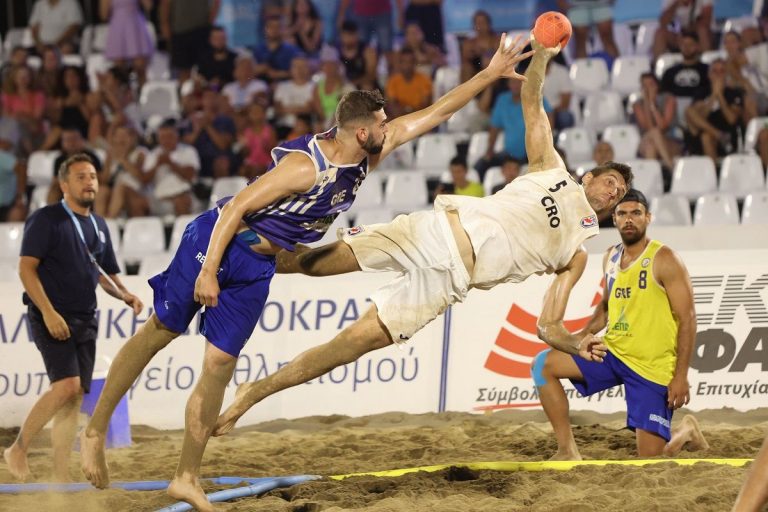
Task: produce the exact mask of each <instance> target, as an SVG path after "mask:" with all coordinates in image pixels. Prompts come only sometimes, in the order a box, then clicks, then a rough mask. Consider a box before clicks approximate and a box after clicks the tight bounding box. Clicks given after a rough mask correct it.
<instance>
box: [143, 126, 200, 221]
mask: <svg viewBox="0 0 768 512" xmlns="http://www.w3.org/2000/svg"><path fill="white" fill-rule="evenodd" d="M199 170H200V159H199V158H198V156H197V151H196V150H195V148H193V147H192V146H189V145H187V144H182V143H179V133H178V131H177V130H176V123H175V121H174V120H173V119H169V120H166V121H164V122H163V124H161V125H160V127H159V128H158V129H157V147H155V148H154V149H153V150H152V151H150V152H149V153H148V154H147V156H146V158H145V160H144V172H145V173H146V176H145V179H146V180H147V182H150V183H152V196H151V197H150V211H151V213H152V214H154V215H166V214H169V213H172V214H174V215H176V216H179V215H186V214H188V213H190V212H191V211H192V184H193V183H194V182H195V180H196V178H197V173H198V171H199Z"/></svg>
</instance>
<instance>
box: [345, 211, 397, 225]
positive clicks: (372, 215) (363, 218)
mask: <svg viewBox="0 0 768 512" xmlns="http://www.w3.org/2000/svg"><path fill="white" fill-rule="evenodd" d="M394 218H395V212H394V211H392V210H390V209H389V208H366V209H365V210H360V211H359V212H358V213H357V215H355V221H354V225H355V226H368V225H370V224H382V223H385V222H389V221H391V220H392V219H394Z"/></svg>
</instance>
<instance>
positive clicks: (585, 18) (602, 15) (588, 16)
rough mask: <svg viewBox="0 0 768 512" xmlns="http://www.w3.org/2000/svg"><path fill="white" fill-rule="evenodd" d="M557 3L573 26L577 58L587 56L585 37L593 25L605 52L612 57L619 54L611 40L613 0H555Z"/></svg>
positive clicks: (587, 36) (586, 37)
mask: <svg viewBox="0 0 768 512" xmlns="http://www.w3.org/2000/svg"><path fill="white" fill-rule="evenodd" d="M557 5H558V7H559V9H560V11H561V12H563V13H565V14H567V15H568V19H569V20H570V21H571V25H572V26H573V37H574V39H575V44H576V58H577V59H583V58H586V57H587V39H588V38H589V32H590V30H592V27H593V26H594V27H596V28H597V32H598V34H600V40H601V41H602V43H603V49H604V50H605V52H606V53H607V54H608V55H610V56H611V57H612V58H614V59H615V58H616V57H618V56H619V49H618V48H617V47H616V42H615V41H614V40H613V0H557Z"/></svg>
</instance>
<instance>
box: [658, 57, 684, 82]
mask: <svg viewBox="0 0 768 512" xmlns="http://www.w3.org/2000/svg"><path fill="white" fill-rule="evenodd" d="M679 62H683V54H682V53H662V54H661V55H659V58H658V59H656V67H655V68H654V70H653V72H654V73H656V76H657V77H658V78H659V80H661V77H662V76H664V72H665V71H666V70H668V69H669V68H671V67H672V66H674V65H675V64H677V63H679Z"/></svg>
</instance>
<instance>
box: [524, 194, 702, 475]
mask: <svg viewBox="0 0 768 512" xmlns="http://www.w3.org/2000/svg"><path fill="white" fill-rule="evenodd" d="M613 220H614V223H615V224H616V227H617V228H618V229H619V233H620V235H621V240H622V243H621V244H618V245H616V246H614V247H611V248H610V249H609V250H608V252H607V253H606V255H605V258H604V260H603V269H604V271H605V283H606V284H605V290H604V293H603V300H602V301H601V303H600V304H598V306H597V307H596V308H595V312H594V314H593V315H592V318H591V320H590V322H589V324H588V325H587V327H586V328H585V329H584V333H583V334H593V335H594V334H597V333H598V332H600V331H602V330H603V329H604V328H606V327H607V330H606V333H605V335H604V336H603V343H604V344H605V346H606V347H607V353H606V355H605V357H604V358H603V361H601V362H598V361H588V360H585V359H582V358H578V357H573V356H572V355H570V354H566V353H565V352H560V351H557V350H551V349H550V350H545V351H543V352H541V353H539V354H538V355H537V356H536V357H535V358H534V361H533V365H532V371H531V374H532V376H533V380H534V383H535V384H536V386H537V387H538V390H539V394H540V397H541V403H542V405H543V406H544V411H545V412H546V414H547V417H548V418H549V421H550V422H551V423H552V427H553V428H554V431H555V436H556V438H557V448H558V450H557V453H556V454H555V456H554V457H553V459H556V460H580V459H581V456H580V455H579V450H578V448H577V447H576V442H575V441H574V438H573V432H572V431H571V426H570V421H569V418H568V399H567V397H566V395H565V391H564V390H563V386H562V385H561V384H560V381H559V379H564V378H565V379H570V380H571V382H572V383H573V385H574V387H575V388H576V389H577V390H578V391H579V393H581V394H582V395H584V396H589V395H592V394H594V393H597V392H600V391H603V390H605V389H608V388H611V387H614V386H618V385H620V384H624V390H625V393H626V401H627V426H628V427H629V428H630V429H631V430H634V431H635V432H636V436H637V451H638V454H639V455H640V456H643V457H652V456H656V455H662V454H663V455H667V456H673V455H675V454H677V453H678V452H679V451H680V450H681V449H682V447H683V445H684V444H685V443H689V447H690V448H691V449H705V448H708V445H707V443H706V441H705V440H704V437H703V436H702V434H701V431H700V429H699V426H698V424H697V423H696V420H695V418H694V417H693V416H690V415H688V416H686V417H685V418H684V419H683V422H682V424H681V425H680V426H679V427H677V428H675V429H671V422H672V412H673V411H674V410H675V409H678V408H680V407H682V406H683V405H685V404H687V403H688V401H689V399H690V393H689V388H688V366H689V363H690V359H691V353H692V351H693V343H694V339H695V337H696V312H695V311H694V306H693V288H692V286H691V280H690V278H689V277H688V271H687V270H686V268H685V265H684V264H683V262H682V261H681V260H680V258H679V257H678V256H677V254H675V252H674V251H672V250H671V249H670V248H669V247H667V246H665V245H664V244H662V243H661V242H658V241H656V240H651V239H650V238H648V237H647V236H646V228H647V226H648V224H649V223H650V221H651V214H650V212H649V211H648V202H647V200H646V198H645V196H644V195H643V193H642V192H640V191H637V190H630V191H629V192H627V194H626V195H625V196H624V197H623V198H622V199H621V201H619V204H618V205H617V206H616V209H615V210H614V213H613Z"/></svg>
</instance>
